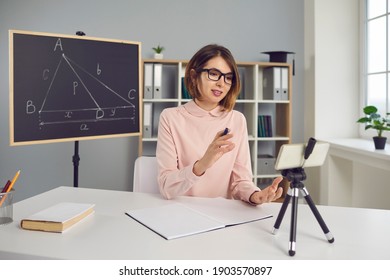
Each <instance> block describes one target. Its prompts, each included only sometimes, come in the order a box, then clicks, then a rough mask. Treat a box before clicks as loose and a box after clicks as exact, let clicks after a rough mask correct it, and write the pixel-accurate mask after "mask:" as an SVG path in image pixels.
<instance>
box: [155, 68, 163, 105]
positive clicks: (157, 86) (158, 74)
mask: <svg viewBox="0 0 390 280" xmlns="http://www.w3.org/2000/svg"><path fill="white" fill-rule="evenodd" d="M161 78H162V64H161V63H155V64H154V71H153V98H154V99H160V98H161V97H162V94H161Z"/></svg>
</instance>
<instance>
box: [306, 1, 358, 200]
mask: <svg viewBox="0 0 390 280" xmlns="http://www.w3.org/2000/svg"><path fill="white" fill-rule="evenodd" d="M359 55H360V50H359V1H357V0H342V1H339V0H315V1H314V0H305V58H304V60H305V70H304V71H305V81H304V87H305V93H304V96H305V99H304V100H305V105H304V107H305V139H308V138H309V137H315V138H317V139H330V138H348V137H357V136H358V129H359V128H358V125H357V124H356V120H357V119H358V114H359V109H358V108H359V94H360V92H359V84H360V82H359V66H360V62H359V61H360V57H359ZM307 171H308V177H309V178H308V181H307V184H308V185H310V189H309V191H310V193H311V195H312V196H313V197H314V199H315V200H317V201H320V196H321V191H323V190H324V188H321V182H320V181H319V180H320V169H319V168H312V170H307Z"/></svg>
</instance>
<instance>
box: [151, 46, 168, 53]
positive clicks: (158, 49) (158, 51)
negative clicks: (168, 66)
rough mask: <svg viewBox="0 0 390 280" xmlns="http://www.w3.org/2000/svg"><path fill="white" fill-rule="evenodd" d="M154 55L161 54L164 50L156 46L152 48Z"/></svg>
mask: <svg viewBox="0 0 390 280" xmlns="http://www.w3.org/2000/svg"><path fill="white" fill-rule="evenodd" d="M152 49H153V50H154V52H155V53H162V52H163V51H164V50H165V48H164V47H163V46H160V45H157V47H154V48H152Z"/></svg>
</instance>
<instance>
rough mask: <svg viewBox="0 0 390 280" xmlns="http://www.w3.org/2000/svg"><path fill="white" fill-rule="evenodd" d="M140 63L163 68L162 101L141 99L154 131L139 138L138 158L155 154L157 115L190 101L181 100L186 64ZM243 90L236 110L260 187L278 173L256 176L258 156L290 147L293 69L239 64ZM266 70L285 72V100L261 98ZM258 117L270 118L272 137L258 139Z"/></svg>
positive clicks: (183, 62) (248, 63) (169, 62)
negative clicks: (242, 119) (242, 120)
mask: <svg viewBox="0 0 390 280" xmlns="http://www.w3.org/2000/svg"><path fill="white" fill-rule="evenodd" d="M143 63H160V64H162V79H161V80H162V84H161V92H162V95H161V98H159V99H153V98H152V99H143V102H144V103H152V104H153V105H152V106H153V114H152V115H153V116H152V118H153V130H152V137H151V138H144V137H141V138H140V139H141V140H140V155H149V156H153V155H155V152H156V145H157V130H158V121H159V117H160V113H161V111H162V110H163V109H164V108H168V107H176V106H179V105H181V104H184V103H186V102H188V101H189V99H184V98H183V96H182V78H183V77H184V72H185V67H186V65H187V63H188V61H186V60H155V59H148V60H144V61H143ZM237 65H238V68H239V71H240V76H241V81H242V90H241V94H240V96H239V98H238V99H237V102H236V105H235V107H234V109H235V110H238V111H240V112H242V113H243V114H244V115H245V117H246V119H247V126H248V136H249V147H250V153H251V159H252V169H253V181H254V183H255V184H256V185H258V186H259V187H261V182H262V181H267V180H268V181H269V180H270V179H272V178H274V177H276V176H278V175H279V174H278V173H277V172H272V173H269V174H259V173H258V168H259V166H258V156H259V155H264V154H266V155H271V156H272V157H273V158H276V156H277V154H278V152H279V149H280V147H281V145H283V144H288V143H291V97H292V90H291V89H292V69H291V65H290V64H287V63H272V62H238V63H237ZM268 67H285V68H287V70H288V98H287V100H266V99H264V98H263V71H264V69H266V68H268ZM259 115H270V116H271V119H272V131H273V136H272V137H259V134H258V130H259V129H258V128H259V118H258V116H259Z"/></svg>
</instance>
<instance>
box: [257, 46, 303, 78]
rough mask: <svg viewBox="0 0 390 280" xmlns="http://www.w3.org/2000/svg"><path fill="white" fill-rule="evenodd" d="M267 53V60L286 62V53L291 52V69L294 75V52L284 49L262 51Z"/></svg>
mask: <svg viewBox="0 0 390 280" xmlns="http://www.w3.org/2000/svg"><path fill="white" fill-rule="evenodd" d="M262 53H265V54H268V55H269V62H282V63H286V62H287V55H288V54H292V55H293V61H292V68H293V69H292V71H293V75H295V52H286V51H271V52H262Z"/></svg>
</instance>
